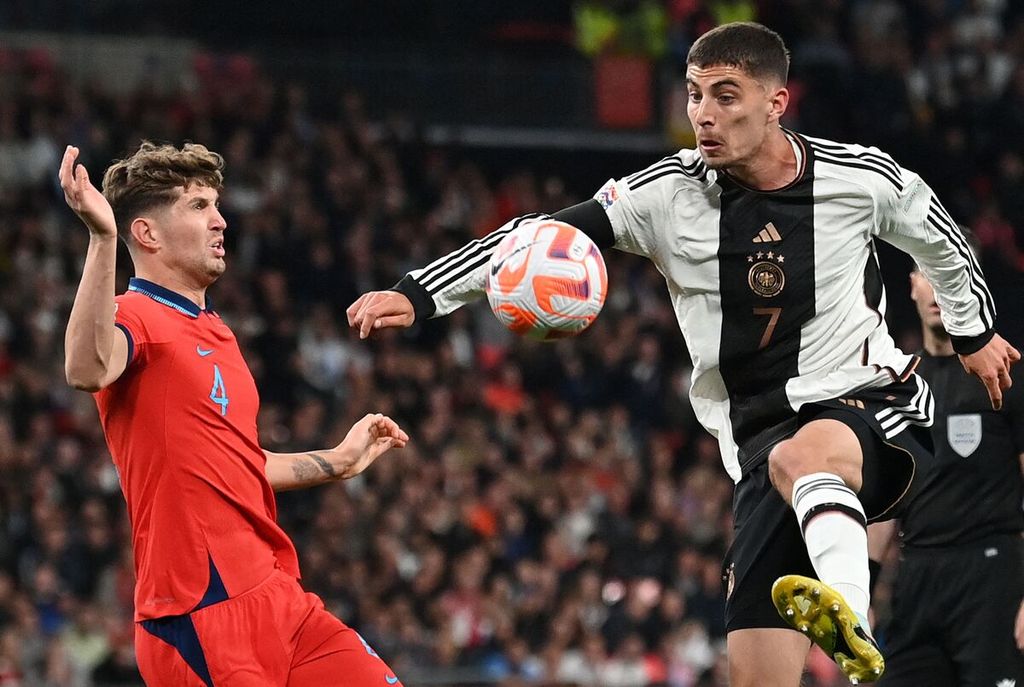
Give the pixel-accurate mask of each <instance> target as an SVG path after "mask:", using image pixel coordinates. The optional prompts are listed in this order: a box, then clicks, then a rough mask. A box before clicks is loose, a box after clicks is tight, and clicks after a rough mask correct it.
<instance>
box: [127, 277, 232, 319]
mask: <svg viewBox="0 0 1024 687" xmlns="http://www.w3.org/2000/svg"><path fill="white" fill-rule="evenodd" d="M128 290H129V291H134V292H136V293H141V294H142V295H143V296H148V297H149V298H152V299H153V300H154V301H156V302H157V303H160V304H161V305H166V306H167V307H168V308H172V309H174V310H177V311H178V312H180V313H182V314H184V315H188V316H189V317H193V318H197V317H199V313H201V312H203V309H202V308H200V307H199V306H198V305H196V304H195V303H193V302H192V301H190V300H189V299H188V298H185V296H182V295H181V294H180V293H178V292H177V291H171V290H170V289H168V288H167V287H165V286H160V285H159V284H156V283H154V282H151V281H149V280H148V279H142V278H140V277H132V278H131V279H129V280H128ZM205 311H206V312H213V305H212V304H211V303H210V298H209V297H207V298H206V310H205Z"/></svg>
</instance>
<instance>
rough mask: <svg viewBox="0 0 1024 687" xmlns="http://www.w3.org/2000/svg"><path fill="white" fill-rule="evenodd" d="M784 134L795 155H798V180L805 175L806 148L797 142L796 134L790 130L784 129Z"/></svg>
mask: <svg viewBox="0 0 1024 687" xmlns="http://www.w3.org/2000/svg"><path fill="white" fill-rule="evenodd" d="M782 133H784V134H785V135H786V138H788V139H789V145H791V146H793V154H794V155H796V177H795V178H794V181H795V180H796V179H799V178H800V177H802V176H803V174H804V147H803V146H802V145H800V141H799V140H797V137H796V134H794V133H793V132H792V131H790V130H789V129H783V130H782Z"/></svg>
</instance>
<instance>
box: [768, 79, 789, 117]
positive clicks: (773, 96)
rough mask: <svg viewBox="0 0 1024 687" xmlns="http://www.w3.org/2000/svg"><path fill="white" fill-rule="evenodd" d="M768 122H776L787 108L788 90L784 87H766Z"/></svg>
mask: <svg viewBox="0 0 1024 687" xmlns="http://www.w3.org/2000/svg"><path fill="white" fill-rule="evenodd" d="M768 89H769V90H768V121H769V122H777V121H779V120H780V119H782V115H784V114H786V108H787V107H789V89H788V88H786V87H785V86H777V85H769V86H768Z"/></svg>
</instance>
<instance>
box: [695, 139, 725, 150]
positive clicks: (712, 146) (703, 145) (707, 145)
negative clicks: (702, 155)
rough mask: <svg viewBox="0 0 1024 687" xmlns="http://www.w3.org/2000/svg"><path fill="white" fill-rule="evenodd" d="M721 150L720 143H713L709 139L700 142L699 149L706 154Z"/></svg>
mask: <svg viewBox="0 0 1024 687" xmlns="http://www.w3.org/2000/svg"><path fill="white" fill-rule="evenodd" d="M721 148H722V143H721V141H715V140H713V139H710V138H706V139H704V140H702V141H701V142H700V149H701V150H706V151H708V152H711V151H715V150H720V149H721Z"/></svg>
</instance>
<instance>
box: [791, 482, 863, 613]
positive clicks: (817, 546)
mask: <svg viewBox="0 0 1024 687" xmlns="http://www.w3.org/2000/svg"><path fill="white" fill-rule="evenodd" d="M793 510H795V511H796V517H797V521H798V522H799V523H800V529H801V530H802V531H803V534H804V543H805V544H806V545H807V554H808V556H810V558H811V563H812V564H814V570H815V572H817V573H818V579H820V580H821V581H822V582H824V583H825V584H827V585H828V586H830V587H832V588H833V589H835V590H836V591H837V592H839V593H840V594H842V595H843V598H844V599H846V602H847V603H848V604H850V608H852V609H853V612H854V613H856V614H857V615H859V616H860V617H861V618H867V616H868V608H869V607H870V606H871V600H870V598H869V596H868V589H869V580H870V575H869V573H868V531H867V518H866V517H865V515H864V507H863V506H862V505H861V503H860V499H858V498H857V495H856V494H855V493H853V490H852V489H850V488H849V487H847V486H846V484H845V483H844V482H843V480H842V478H840V477H839V476H838V475H833V474H832V473H828V472H816V473H814V474H811V475H805V476H804V477H801V478H800V479H798V480H797V481H796V482H794V483H793ZM865 629H867V628H866V627H865Z"/></svg>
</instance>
